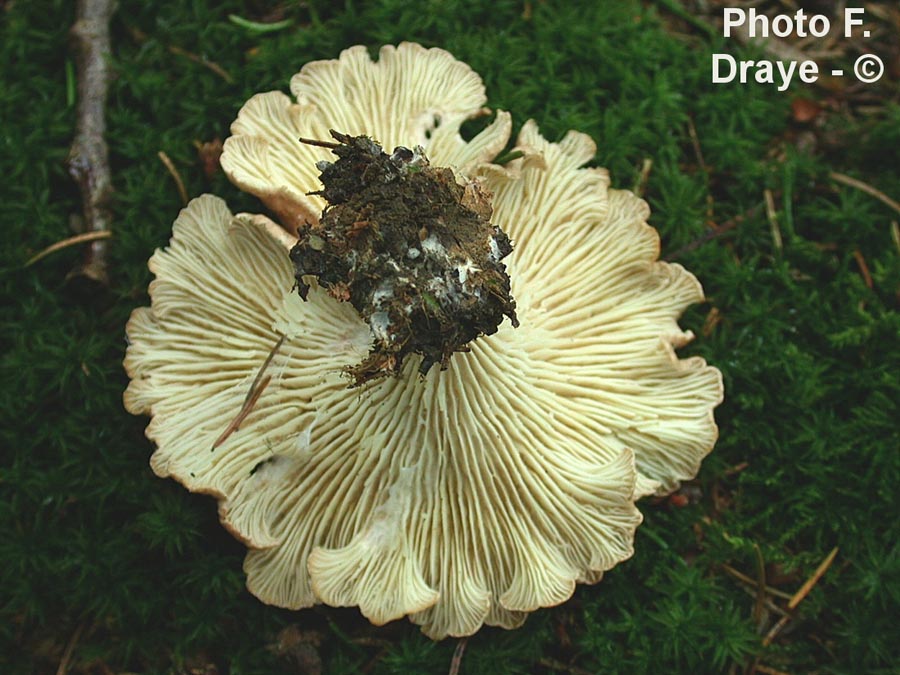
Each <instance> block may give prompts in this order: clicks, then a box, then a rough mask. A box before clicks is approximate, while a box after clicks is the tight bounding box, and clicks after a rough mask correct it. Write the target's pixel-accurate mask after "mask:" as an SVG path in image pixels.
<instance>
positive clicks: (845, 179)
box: [828, 171, 900, 213]
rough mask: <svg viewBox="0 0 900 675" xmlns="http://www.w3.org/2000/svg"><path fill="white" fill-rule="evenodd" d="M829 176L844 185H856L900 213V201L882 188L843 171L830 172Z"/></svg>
mask: <svg viewBox="0 0 900 675" xmlns="http://www.w3.org/2000/svg"><path fill="white" fill-rule="evenodd" d="M828 176H829V177H830V178H831V179H832V180H836V181H837V182H838V183H843V184H844V185H849V186H850V187H854V188H856V189H857V190H862V191H863V192H865V193H866V194H867V195H871V196H873V197H875V199H877V200H878V201H880V202H883V203H885V204H887V205H888V206H890V207H891V208H892V209H894V211H896V212H897V213H900V202H895V201H894V200H893V199H891V198H890V197H888V196H887V195H886V194H884V193H883V192H882V191H881V190H877V189H875V188H873V187H872V186H871V185H869V184H868V183H863V182H862V181H861V180H857V179H855V178H851V177H850V176H847V175H846V174H843V173H838V172H836V171H832V172H831V173H829V174H828Z"/></svg>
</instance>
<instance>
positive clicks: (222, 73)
mask: <svg viewBox="0 0 900 675" xmlns="http://www.w3.org/2000/svg"><path fill="white" fill-rule="evenodd" d="M169 52H171V53H172V54H175V55H176V56H183V57H184V58H186V59H188V60H189V61H193V62H194V63H199V64H200V65H201V66H204V67H206V68H209V70H211V71H212V72H214V73H215V74H216V75H218V76H219V77H221V78H222V79H223V80H225V81H226V82H227V83H228V84H233V83H234V78H233V77H232V76H231V75H230V74H229V73H228V71H227V70H225V69H224V68H223V67H222V66H220V65H219V64H218V63H216V62H215V61H208V60H207V59H204V58H203V57H202V56H198V55H197V54H194V53H193V52H189V51H188V50H186V49H182V48H181V47H176V46H175V45H170V46H169Z"/></svg>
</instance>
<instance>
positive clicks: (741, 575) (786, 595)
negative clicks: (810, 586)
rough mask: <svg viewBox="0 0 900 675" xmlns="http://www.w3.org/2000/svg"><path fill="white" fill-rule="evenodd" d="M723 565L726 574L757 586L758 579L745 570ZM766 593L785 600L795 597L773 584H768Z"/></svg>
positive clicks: (749, 584)
mask: <svg viewBox="0 0 900 675" xmlns="http://www.w3.org/2000/svg"><path fill="white" fill-rule="evenodd" d="M721 567H722V570H723V571H724V572H725V573H726V574H728V575H730V576H732V577H734V578H735V579H737V580H738V581H743V582H744V583H745V584H747V585H748V586H756V585H757V581H756V579H754V578H752V577H748V576H747V575H746V574H744V573H743V572H739V571H738V570H736V569H734V568H733V567H732V566H731V565H722V566H721ZM766 593H768V594H769V595H774V596H777V597H779V598H782V599H784V600H790V599H791V598H792V597H793V596H792V595H791V594H790V593H785V592H784V591H781V590H779V589H777V588H773V587H772V586H766Z"/></svg>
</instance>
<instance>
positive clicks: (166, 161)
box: [156, 150, 190, 206]
mask: <svg viewBox="0 0 900 675" xmlns="http://www.w3.org/2000/svg"><path fill="white" fill-rule="evenodd" d="M156 156H157V157H159V161H161V162H162V163H163V166H165V167H166V170H167V171H168V172H169V175H170V176H172V180H174V181H175V187H176V188H178V195H179V196H180V197H181V203H182V204H183V205H184V206H187V205H188V202H189V201H190V200H189V199H188V193H187V190H186V189H185V187H184V181H183V180H181V174H180V173H178V169H176V168H175V164H173V163H172V160H171V159H170V158H169V156H168V155H167V154H166V153H165V152H163V151H162V150H160V151H159V152H157V153H156Z"/></svg>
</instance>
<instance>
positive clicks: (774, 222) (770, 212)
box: [763, 190, 782, 251]
mask: <svg viewBox="0 0 900 675" xmlns="http://www.w3.org/2000/svg"><path fill="white" fill-rule="evenodd" d="M763 197H765V199H766V217H767V218H768V219H769V227H770V228H771V230H772V242H773V243H774V244H775V248H776V249H778V250H779V251H780V250H781V249H782V241H781V228H780V227H778V213H777V211H776V210H775V197H773V196H772V191H771V190H765V191H764V192H763Z"/></svg>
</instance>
